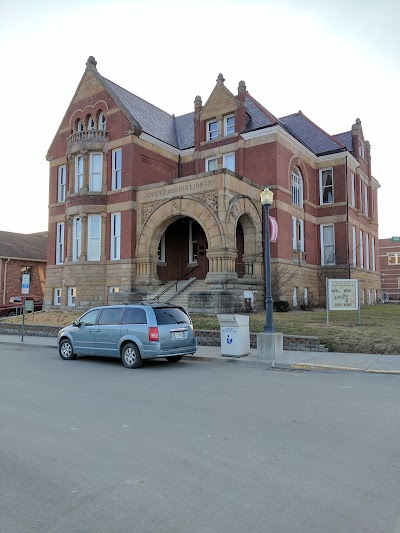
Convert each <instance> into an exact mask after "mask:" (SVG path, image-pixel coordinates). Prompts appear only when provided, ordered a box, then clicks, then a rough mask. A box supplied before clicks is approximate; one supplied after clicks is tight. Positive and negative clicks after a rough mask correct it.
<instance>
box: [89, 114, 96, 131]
mask: <svg viewBox="0 0 400 533" xmlns="http://www.w3.org/2000/svg"><path fill="white" fill-rule="evenodd" d="M87 124H88V126H87V129H88V131H93V130H95V129H96V122H95V121H94V118H93V117H89V118H88V122H87Z"/></svg>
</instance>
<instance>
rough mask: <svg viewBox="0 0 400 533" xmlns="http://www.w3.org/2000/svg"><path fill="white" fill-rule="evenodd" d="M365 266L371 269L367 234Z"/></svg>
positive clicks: (366, 236)
mask: <svg viewBox="0 0 400 533" xmlns="http://www.w3.org/2000/svg"><path fill="white" fill-rule="evenodd" d="M365 268H366V269H367V270H369V235H368V233H366V234H365Z"/></svg>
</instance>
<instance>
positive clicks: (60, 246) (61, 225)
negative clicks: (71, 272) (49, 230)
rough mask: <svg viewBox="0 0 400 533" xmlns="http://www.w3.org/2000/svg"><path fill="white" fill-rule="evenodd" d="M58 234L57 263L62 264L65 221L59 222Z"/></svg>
mask: <svg viewBox="0 0 400 533" xmlns="http://www.w3.org/2000/svg"><path fill="white" fill-rule="evenodd" d="M56 235H57V236H56V240H57V242H56V265H62V264H63V263H64V222H57V227H56Z"/></svg>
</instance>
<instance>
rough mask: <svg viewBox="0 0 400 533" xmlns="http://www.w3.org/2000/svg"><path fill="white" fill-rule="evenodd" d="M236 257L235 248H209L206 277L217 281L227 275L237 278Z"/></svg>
mask: <svg viewBox="0 0 400 533" xmlns="http://www.w3.org/2000/svg"><path fill="white" fill-rule="evenodd" d="M236 258H237V252H236V250H228V249H226V248H224V249H220V250H215V249H214V250H211V251H210V250H209V251H208V252H207V259H208V261H209V268H208V274H207V279H212V280H213V281H218V280H219V279H225V278H227V277H228V278H237V273H236V264H235V261H236Z"/></svg>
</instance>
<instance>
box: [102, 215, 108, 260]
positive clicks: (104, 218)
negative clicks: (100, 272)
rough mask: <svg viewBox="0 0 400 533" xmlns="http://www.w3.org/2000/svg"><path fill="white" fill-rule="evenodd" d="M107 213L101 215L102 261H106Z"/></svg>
mask: <svg viewBox="0 0 400 533" xmlns="http://www.w3.org/2000/svg"><path fill="white" fill-rule="evenodd" d="M106 237H107V213H102V214H101V245H100V246H101V248H100V250H101V251H100V261H102V262H105V261H106Z"/></svg>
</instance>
